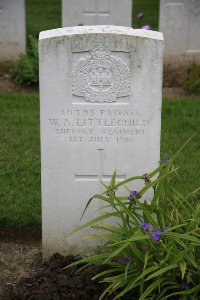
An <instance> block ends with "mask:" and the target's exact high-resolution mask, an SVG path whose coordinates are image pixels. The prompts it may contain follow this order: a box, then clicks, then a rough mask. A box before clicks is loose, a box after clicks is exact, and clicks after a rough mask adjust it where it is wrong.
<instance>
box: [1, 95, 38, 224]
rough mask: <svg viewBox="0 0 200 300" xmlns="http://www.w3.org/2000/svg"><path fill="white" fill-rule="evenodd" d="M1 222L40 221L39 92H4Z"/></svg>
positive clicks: (23, 222)
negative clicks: (37, 93) (33, 93)
mask: <svg viewBox="0 0 200 300" xmlns="http://www.w3.org/2000/svg"><path fill="white" fill-rule="evenodd" d="M0 107H1V112H0V124H1V125H0V157H1V159H0V225H10V226H22V227H23V226H37V225H39V224H40V223H41V221H40V150H39V105H38V95H32V94H9V93H6V94H0Z"/></svg>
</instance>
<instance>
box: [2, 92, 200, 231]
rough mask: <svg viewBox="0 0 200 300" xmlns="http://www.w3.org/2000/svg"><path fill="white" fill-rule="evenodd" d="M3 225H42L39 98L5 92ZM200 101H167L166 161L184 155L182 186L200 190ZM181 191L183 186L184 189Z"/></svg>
mask: <svg viewBox="0 0 200 300" xmlns="http://www.w3.org/2000/svg"><path fill="white" fill-rule="evenodd" d="M0 107H1V110H0V158H1V159H0V226H6V225H8V226H11V227H13V226H15V227H31V226H39V225H40V224H41V208H40V150H39V144H40V142H39V140H40V139H39V99H38V94H27V93H26V94H13V93H4V94H0ZM199 115H200V99H199V100H198V99H191V98H187V99H182V100H172V99H171V100H170V99H168V100H167V99H165V100H164V102H163V113H162V143H161V157H171V156H172V155H173V154H174V153H175V152H176V151H177V150H178V149H179V148H180V147H181V146H182V145H183V144H184V143H185V141H187V140H188V139H189V138H190V137H191V136H192V135H193V134H195V133H197V135H196V137H195V138H193V139H192V140H191V141H190V143H189V144H188V145H187V146H186V147H185V149H184V150H183V151H182V152H181V153H180V154H179V156H178V158H177V161H176V166H179V167H180V174H181V177H182V179H183V187H184V188H187V189H188V190H191V189H194V188H196V187H197V186H200V158H199V154H200V135H199V129H200V118H199ZM179 189H182V186H181V185H180V186H179Z"/></svg>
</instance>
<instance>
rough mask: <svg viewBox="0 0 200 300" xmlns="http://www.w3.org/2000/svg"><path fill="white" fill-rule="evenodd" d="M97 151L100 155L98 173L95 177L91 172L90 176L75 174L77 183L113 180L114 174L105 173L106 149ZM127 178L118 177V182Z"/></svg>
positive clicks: (123, 175) (123, 176) (124, 175)
mask: <svg viewBox="0 0 200 300" xmlns="http://www.w3.org/2000/svg"><path fill="white" fill-rule="evenodd" d="M96 151H97V155H98V171H97V172H96V174H95V175H91V174H90V173H89V172H88V174H80V173H75V180H76V181H83V180H87V181H88V180H91V181H93V180H95V181H100V180H111V178H112V175H113V174H110V173H105V172H104V160H105V149H96ZM125 177H126V174H121V175H119V174H118V175H116V179H118V180H124V179H125Z"/></svg>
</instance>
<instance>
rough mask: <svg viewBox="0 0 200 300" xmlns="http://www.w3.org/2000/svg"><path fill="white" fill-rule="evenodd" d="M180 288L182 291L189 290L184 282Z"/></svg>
mask: <svg viewBox="0 0 200 300" xmlns="http://www.w3.org/2000/svg"><path fill="white" fill-rule="evenodd" d="M181 288H182V289H183V290H188V289H189V286H188V284H187V283H186V282H183V283H182V284H181Z"/></svg>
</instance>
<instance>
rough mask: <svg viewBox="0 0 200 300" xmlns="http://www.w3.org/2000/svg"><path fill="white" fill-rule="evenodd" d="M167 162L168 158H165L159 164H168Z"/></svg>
mask: <svg viewBox="0 0 200 300" xmlns="http://www.w3.org/2000/svg"><path fill="white" fill-rule="evenodd" d="M168 161H169V158H167V157H165V158H163V159H162V160H161V163H168Z"/></svg>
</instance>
